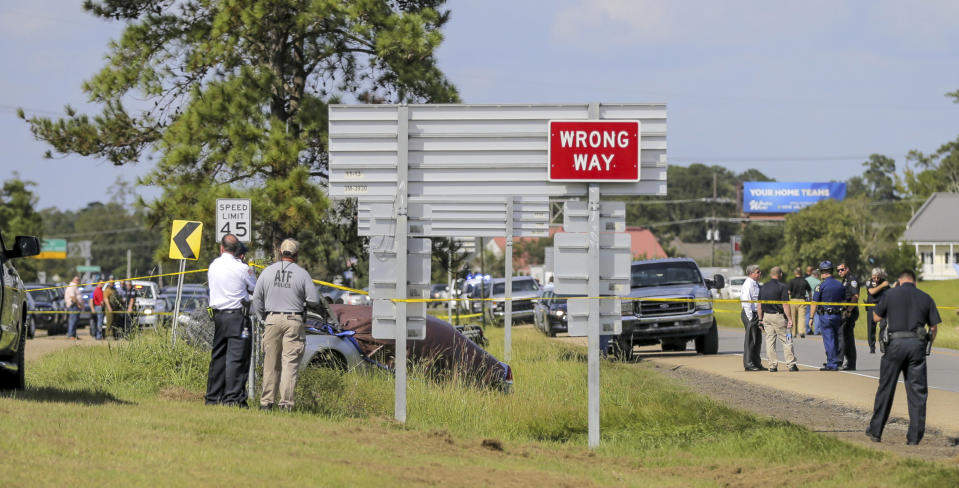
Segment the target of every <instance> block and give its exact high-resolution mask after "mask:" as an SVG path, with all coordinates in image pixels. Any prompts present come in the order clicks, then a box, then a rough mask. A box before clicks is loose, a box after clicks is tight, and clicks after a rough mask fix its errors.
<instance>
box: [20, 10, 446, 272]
mask: <svg viewBox="0 0 959 488" xmlns="http://www.w3.org/2000/svg"><path fill="white" fill-rule="evenodd" d="M443 3H444V2H443V1H442V0H406V1H399V0H358V1H347V0H252V1H251V0H187V1H183V2H172V1H166V0H102V1H99V2H97V1H92V0H87V1H86V2H85V3H84V7H85V9H86V10H87V11H89V12H90V13H92V14H93V15H95V16H98V17H101V18H104V19H107V20H115V21H122V22H125V23H126V28H125V30H124V32H123V35H122V37H121V38H120V39H119V40H118V41H115V42H113V43H111V44H110V46H109V52H108V54H107V62H106V65H105V66H104V67H103V68H102V69H101V70H100V71H99V72H98V73H97V74H95V75H94V76H93V77H92V78H91V79H90V80H89V81H87V82H86V83H85V84H84V85H83V88H84V90H85V91H86V92H87V93H88V95H89V97H90V98H91V99H92V100H93V101H95V102H98V103H100V104H102V105H103V111H102V113H101V114H99V115H97V116H95V117H93V118H90V117H89V116H87V115H84V114H77V113H75V112H74V111H73V110H72V109H69V108H68V110H67V114H68V116H67V117H66V118H64V119H60V120H51V119H48V118H43V117H34V118H30V119H28V120H27V122H28V123H29V125H30V128H31V131H32V132H33V134H34V135H35V137H37V138H38V139H40V140H43V141H45V142H47V143H48V144H50V146H51V147H52V148H53V149H54V150H55V151H57V152H59V153H64V154H71V153H74V154H81V155H89V156H95V157H98V158H102V159H106V160H108V161H111V162H112V163H114V164H117V165H122V164H131V163H136V162H139V161H141V160H144V159H149V158H153V157H156V158H157V163H156V169H155V170H154V171H153V172H152V173H151V174H149V175H148V176H146V177H145V178H143V179H142V180H141V181H139V183H140V184H144V185H155V186H159V187H160V188H162V190H163V196H162V197H161V198H160V199H158V200H157V201H155V202H150V203H146V202H142V201H141V202H140V203H141V204H143V205H145V206H147V207H148V209H149V214H148V217H149V224H150V226H151V227H152V228H154V229H158V230H159V231H160V232H163V233H164V234H165V238H166V239H168V238H169V235H168V234H169V231H170V230H169V229H170V221H171V220H173V219H188V220H200V221H203V222H205V223H207V225H206V226H205V229H204V242H205V243H207V245H205V246H204V251H203V253H202V255H201V257H200V261H201V262H209V260H210V259H212V258H213V257H214V256H215V255H216V254H217V253H218V248H217V246H216V243H214V242H212V237H213V235H214V231H215V229H213V228H212V227H213V225H212V223H213V222H214V221H215V218H214V202H215V200H216V198H222V197H246V198H250V199H251V200H252V206H253V218H254V229H253V231H254V235H255V237H256V239H255V241H254V242H253V247H254V249H256V248H259V249H263V250H265V251H267V254H272V250H273V249H275V248H276V246H277V245H278V244H279V242H280V241H281V240H282V239H283V238H286V237H289V236H294V237H301V233H303V234H304V235H303V236H302V237H301V238H307V239H311V238H314V237H316V236H320V235H321V234H323V233H324V232H326V230H327V229H328V228H329V225H330V220H331V219H335V217H337V215H336V213H335V212H334V214H333V215H330V214H328V213H327V210H328V203H327V199H326V196H325V191H324V185H325V183H326V181H327V178H328V165H327V163H328V154H327V150H328V148H327V114H328V104H329V103H336V102H339V101H341V100H350V99H361V100H363V101H366V102H369V103H373V102H385V101H389V102H455V101H457V100H458V95H457V93H456V90H455V88H454V87H453V86H452V84H451V83H450V82H449V81H448V80H447V79H446V78H445V76H444V75H443V74H442V72H440V70H439V68H438V67H437V66H436V59H435V54H434V52H435V51H436V49H437V48H438V47H439V44H440V42H441V41H442V35H441V33H440V28H441V27H442V26H443V25H444V24H445V23H446V22H447V20H448V18H449V13H448V12H446V11H442V10H440V8H441V6H442V5H443ZM130 96H135V97H138V98H142V99H145V101H146V102H145V104H144V107H146V108H143V109H139V108H138V109H137V110H130V109H128V108H127V107H126V106H124V104H123V103H122V102H121V101H122V100H124V99H126V98H129V97H130ZM307 233H312V235H306V234H307ZM314 240H316V239H314ZM319 241H322V242H319ZM319 241H318V242H317V245H315V246H311V247H308V248H304V251H303V252H302V253H301V254H302V255H303V256H304V257H307V258H310V259H312V260H314V261H316V262H318V263H322V265H323V269H324V271H333V270H337V269H340V268H342V265H341V264H339V263H340V262H342V261H336V260H337V259H339V256H341V255H344V256H350V255H355V253H356V252H357V247H356V246H355V245H353V244H354V243H346V244H345V245H344V246H343V247H341V248H335V247H336V246H335V245H334V241H332V240H329V239H326V240H324V239H322V238H319ZM333 248H335V249H333ZM165 252H166V250H165V249H158V250H157V252H156V257H157V258H160V257H162V256H163V255H164V254H165ZM331 252H332V255H334V256H335V257H334V258H333V260H331V259H327V258H326V256H329V255H330V253H331ZM324 253H326V254H324Z"/></svg>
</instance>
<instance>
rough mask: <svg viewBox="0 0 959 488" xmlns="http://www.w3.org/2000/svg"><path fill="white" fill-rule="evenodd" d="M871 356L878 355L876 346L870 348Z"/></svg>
mask: <svg viewBox="0 0 959 488" xmlns="http://www.w3.org/2000/svg"><path fill="white" fill-rule="evenodd" d="M869 354H876V346H869Z"/></svg>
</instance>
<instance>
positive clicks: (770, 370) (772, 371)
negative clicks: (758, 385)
mask: <svg viewBox="0 0 959 488" xmlns="http://www.w3.org/2000/svg"><path fill="white" fill-rule="evenodd" d="M776 371H779V370H778V369H776V368H769V372H770V373H775V372H776Z"/></svg>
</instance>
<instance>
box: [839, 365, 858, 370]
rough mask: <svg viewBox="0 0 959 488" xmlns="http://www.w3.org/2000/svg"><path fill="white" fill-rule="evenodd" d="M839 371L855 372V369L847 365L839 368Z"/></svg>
mask: <svg viewBox="0 0 959 488" xmlns="http://www.w3.org/2000/svg"><path fill="white" fill-rule="evenodd" d="M839 370H840V371H855V370H856V367H855V366H850V365H848V364H847V365H845V366H843V367H841V368H839Z"/></svg>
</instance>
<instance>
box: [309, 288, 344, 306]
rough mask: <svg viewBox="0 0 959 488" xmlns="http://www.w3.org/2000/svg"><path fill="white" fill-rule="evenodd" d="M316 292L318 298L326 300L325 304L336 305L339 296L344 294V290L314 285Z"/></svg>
mask: <svg viewBox="0 0 959 488" xmlns="http://www.w3.org/2000/svg"><path fill="white" fill-rule="evenodd" d="M316 291H318V292H319V293H320V296H322V297H323V298H324V299H325V300H326V303H337V300H338V299H339V298H340V295H342V294H344V293H346V290H341V289H339V288H333V287H332V286H326V285H316Z"/></svg>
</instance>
